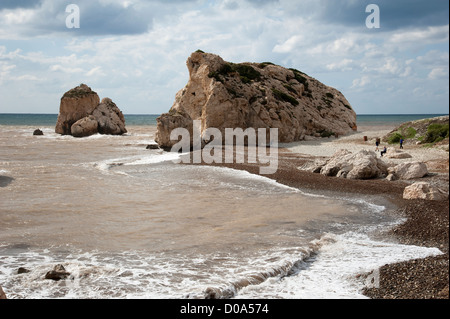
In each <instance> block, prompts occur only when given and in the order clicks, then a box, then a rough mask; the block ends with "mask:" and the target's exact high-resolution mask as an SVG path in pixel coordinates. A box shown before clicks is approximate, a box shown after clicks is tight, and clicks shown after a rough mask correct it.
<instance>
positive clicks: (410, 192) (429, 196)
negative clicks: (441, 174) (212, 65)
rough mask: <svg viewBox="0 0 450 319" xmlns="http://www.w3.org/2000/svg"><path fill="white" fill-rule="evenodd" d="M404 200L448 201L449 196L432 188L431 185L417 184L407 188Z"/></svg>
mask: <svg viewBox="0 0 450 319" xmlns="http://www.w3.org/2000/svg"><path fill="white" fill-rule="evenodd" d="M403 199H425V200H446V199H448V194H446V193H445V192H444V191H442V190H440V189H438V188H435V187H433V186H431V185H430V183H427V182H417V183H414V184H412V185H410V186H407V187H406V188H405V190H404V192H403Z"/></svg>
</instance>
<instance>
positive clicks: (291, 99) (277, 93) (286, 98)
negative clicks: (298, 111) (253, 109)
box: [272, 89, 299, 106]
mask: <svg viewBox="0 0 450 319" xmlns="http://www.w3.org/2000/svg"><path fill="white" fill-rule="evenodd" d="M272 93H273V95H274V96H275V97H276V98H277V99H279V100H282V101H285V102H289V103H291V104H292V105H294V106H297V105H298V104H299V102H298V101H297V100H296V99H295V98H294V97H292V96H290V95H289V94H286V93H283V92H281V91H279V90H277V89H272Z"/></svg>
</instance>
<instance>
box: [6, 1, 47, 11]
mask: <svg viewBox="0 0 450 319" xmlns="http://www.w3.org/2000/svg"><path fill="white" fill-rule="evenodd" d="M41 2H42V1H41V0H2V2H0V10H3V9H16V8H33V7H37V6H39V5H40V4H41Z"/></svg>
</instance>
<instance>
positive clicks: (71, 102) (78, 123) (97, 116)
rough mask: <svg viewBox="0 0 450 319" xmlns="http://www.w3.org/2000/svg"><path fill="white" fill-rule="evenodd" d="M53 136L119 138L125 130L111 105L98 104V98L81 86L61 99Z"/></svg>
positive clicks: (110, 103) (120, 114)
mask: <svg viewBox="0 0 450 319" xmlns="http://www.w3.org/2000/svg"><path fill="white" fill-rule="evenodd" d="M55 132H56V133H58V134H62V135H72V136H74V137H84V136H90V135H93V134H96V133H100V134H109V135H122V134H124V133H126V132H127V130H126V128H125V118H124V116H123V114H122V112H121V111H120V109H119V108H118V107H117V106H116V105H115V104H114V102H112V100H111V99H109V98H104V99H103V100H102V102H101V103H100V98H99V96H98V94H97V93H96V92H94V91H92V89H91V88H90V87H89V86H87V85H86V84H81V85H79V86H77V87H75V88H73V89H71V90H69V91H67V92H66V93H64V95H63V97H62V98H61V104H60V108H59V114H58V120H57V122H56V127H55Z"/></svg>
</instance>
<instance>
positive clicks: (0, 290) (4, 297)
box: [0, 286, 8, 300]
mask: <svg viewBox="0 0 450 319" xmlns="http://www.w3.org/2000/svg"><path fill="white" fill-rule="evenodd" d="M1 299H8V298H6V294H5V292H4V291H3V289H2V286H0V300H1Z"/></svg>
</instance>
